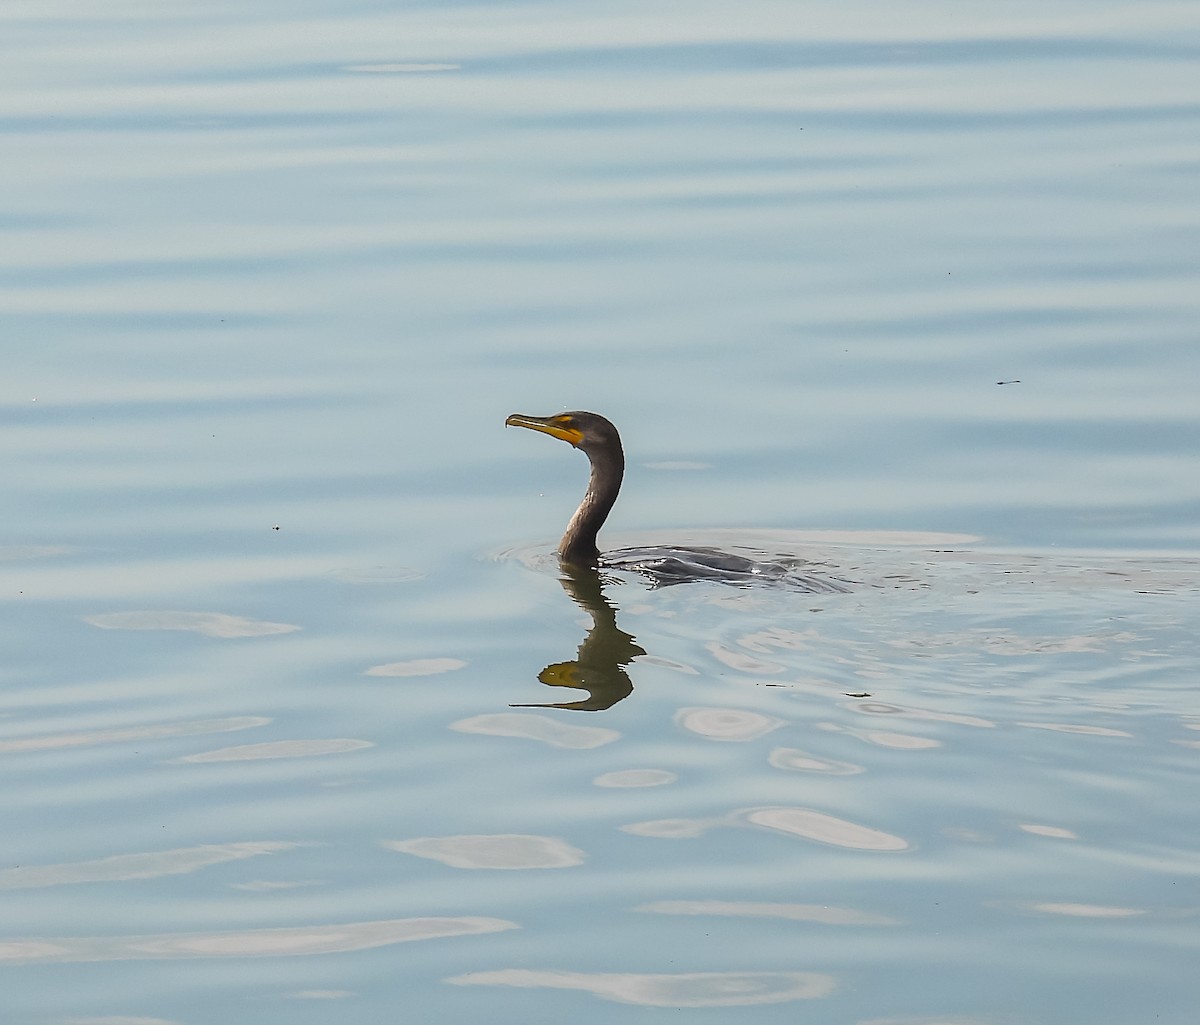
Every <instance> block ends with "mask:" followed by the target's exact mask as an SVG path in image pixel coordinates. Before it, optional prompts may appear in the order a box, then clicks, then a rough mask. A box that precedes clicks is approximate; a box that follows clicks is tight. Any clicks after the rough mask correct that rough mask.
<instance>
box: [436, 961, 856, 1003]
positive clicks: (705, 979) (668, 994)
mask: <svg viewBox="0 0 1200 1025" xmlns="http://www.w3.org/2000/svg"><path fill="white" fill-rule="evenodd" d="M446 981H447V982H451V983H453V984H455V985H456V986H515V987H518V988H521V989H577V990H583V991H584V992H587V993H591V994H592V995H593V996H597V997H600V998H602V999H604V1000H613V1001H616V1002H617V1003H621V1004H640V1005H642V1006H644V1007H749V1006H752V1005H754V1004H781V1003H785V1002H786V1001H789V1000H811V999H815V998H818V997H825V996H829V994H830V993H832V992H833V991H834V989H835V988H836V983H835V981H834V979H833V977H832V976H830V975H825V974H822V973H820V972H681V973H679V974H672V975H665V974H664V975H648V974H647V975H643V974H636V973H632V972H629V973H623V972H558V971H548V970H544V969H529V968H504V969H501V970H499V971H491V972H471V973H470V974H468V975H458V976H455V977H453V978H450V979H447V980H446Z"/></svg>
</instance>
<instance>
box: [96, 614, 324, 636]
mask: <svg viewBox="0 0 1200 1025" xmlns="http://www.w3.org/2000/svg"><path fill="white" fill-rule="evenodd" d="M83 621H84V622H85V623H90V624H91V625H92V626H98V627H99V628H100V629H101V630H186V631H190V632H192V633H198V634H202V635H203V636H205V637H222V638H230V637H268V636H271V635H272V634H287V633H294V632H295V631H296V630H299V629H301V627H298V626H294V625H293V624H291V623H267V622H264V621H263V620H260V619H246V618H244V617H242V616H230V615H227V614H225V613H224V612H169V611H141V612H104V613H98V614H96V615H93V616H84V617H83Z"/></svg>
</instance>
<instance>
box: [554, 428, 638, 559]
mask: <svg viewBox="0 0 1200 1025" xmlns="http://www.w3.org/2000/svg"><path fill="white" fill-rule="evenodd" d="M587 457H588V459H589V460H591V463H592V475H591V477H590V478H589V480H588V489H587V494H586V495H584V496H583V501H582V502H580V503H579V508H578V509H576V510H575V515H574V516H572V517H571V522H570V523H568V524H567V532H566V533H565V534H563V537H562V541H560V542H559V545H558V557H559V558H560V559H562V561H563V562H569V563H572V564H573V565H577V566H594V565H595V564H596V561H597V560H598V559H599V558H600V549H599V548H597V547H596V535H597V534H599V533H600V528H601V527H602V526H603V525H604V521H605V520H606V519H607V518H608V514H609V512H610V511H611V509H612V507H613V503H614V502H615V501H616V500H617V492H619V491H620V490H621V478H622V477H624V476H625V453H624V452H622V451H621V444H620V442H617V443H616V444H615V445H613V446H611V447H610V446H606V447H605V448H603V449H597V450H594V451H591V452H588V453H587Z"/></svg>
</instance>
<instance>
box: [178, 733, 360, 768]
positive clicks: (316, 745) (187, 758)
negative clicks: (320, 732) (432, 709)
mask: <svg viewBox="0 0 1200 1025" xmlns="http://www.w3.org/2000/svg"><path fill="white" fill-rule="evenodd" d="M374 746H375V745H374V744H372V743H371V741H369V740H354V739H352V738H349V737H338V738H335V739H331V740H272V741H267V742H266V743H263V744H240V745H238V746H237V747H222V748H218V749H217V750H216V751H201V752H200V753H198V754H194V755H184V756H183V757H182V758H178V759H176V761H180V762H192V763H196V762H254V761H263V760H267V759H272V758H315V757H319V756H323V755H340V754H347V753H348V752H350V751H362V750H364V749H365V748H368V747H374Z"/></svg>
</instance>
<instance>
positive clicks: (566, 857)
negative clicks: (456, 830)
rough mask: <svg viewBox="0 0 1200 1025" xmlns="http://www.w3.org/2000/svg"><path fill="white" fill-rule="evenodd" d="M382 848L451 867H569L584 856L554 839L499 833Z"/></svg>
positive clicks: (393, 842)
mask: <svg viewBox="0 0 1200 1025" xmlns="http://www.w3.org/2000/svg"><path fill="white" fill-rule="evenodd" d="M382 843H383V846H384V847H386V848H388V849H389V850H393V851H399V852H401V853H402V854H415V855H416V856H417V857H418V858H431V859H432V860H434V861H440V862H441V863H442V864H443V865H449V866H450V867H451V868H493V869H529V868H572V867H574V866H575V865H582V864H583V862H584V857H585V856H584V853H583V851H581V850H580V849H579V848H578V847H572V846H571V845H570V844H569V843H567V842H566V841H565V840H560V839H558V838H557V837H553V836H527V835H520V834H515V833H501V834H497V835H495V836H421V837H416V838H414V839H412V840H384V841H382Z"/></svg>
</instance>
